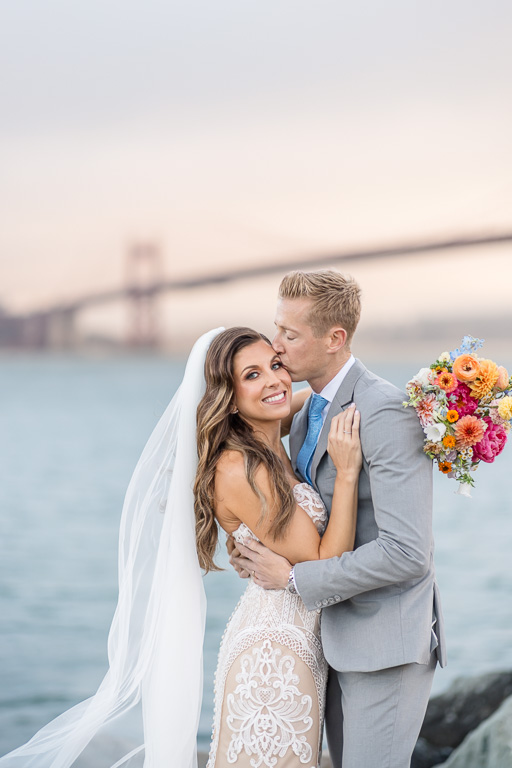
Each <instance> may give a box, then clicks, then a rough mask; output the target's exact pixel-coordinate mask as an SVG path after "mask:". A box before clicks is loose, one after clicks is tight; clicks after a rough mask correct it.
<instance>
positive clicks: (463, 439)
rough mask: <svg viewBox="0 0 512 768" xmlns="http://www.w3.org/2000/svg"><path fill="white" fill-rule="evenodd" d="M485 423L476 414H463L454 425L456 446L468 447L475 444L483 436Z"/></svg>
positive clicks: (485, 427)
mask: <svg viewBox="0 0 512 768" xmlns="http://www.w3.org/2000/svg"><path fill="white" fill-rule="evenodd" d="M486 429H487V424H486V423H485V421H482V420H481V419H477V417H476V416H463V417H462V419H459V421H458V422H457V424H456V425H455V436H456V438H457V448H459V449H460V448H468V447H469V446H470V445H476V444H477V443H479V442H480V440H481V439H482V437H483V436H484V432H485V430H486Z"/></svg>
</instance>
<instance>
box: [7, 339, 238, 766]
mask: <svg viewBox="0 0 512 768" xmlns="http://www.w3.org/2000/svg"><path fill="white" fill-rule="evenodd" d="M223 330H224V329H223V328H217V329H216V330H213V331H209V332H208V333H206V334H204V335H203V336H201V338H200V339H199V340H198V341H197V342H196V343H195V345H194V347H193V349H192V352H191V353H190V356H189V359H188V362H187V367H186V370H185V374H184V377H183V381H182V383H181V385H180V387H179V389H178V391H177V392H176V394H175V395H174V397H173V398H172V400H171V402H170V403H169V405H168V407H167V409H166V410H165V412H164V414H163V416H162V417H161V419H160V421H159V422H158V424H157V426H156V427H155V429H154V431H153V433H152V435H151V437H150V438H149V440H148V442H147V444H146V447H145V448H144V451H143V452H142V455H141V457H140V459H139V462H138V464H137V466H136V468H135V471H134V473H133V476H132V478H131V481H130V484H129V486H128V490H127V492H126V497H125V501H124V506H123V512H122V517H121V527H120V533H119V599H118V603H117V608H116V611H115V614H114V618H113V620H112V625H111V628H110V633H109V637H108V659H109V669H108V671H107V674H106V675H105V678H104V679H103V681H102V683H101V685H100V687H99V688H98V690H97V692H96V693H95V694H94V696H92V697H91V698H90V699H87V700H86V701H83V702H81V703H80V704H77V705H76V706H75V707H72V708H71V709H69V710H68V711H67V712H65V713H64V714H62V715H60V716H59V717H57V718H56V719H55V720H53V721H52V722H50V723H49V724H48V725H46V726H44V727H43V728H42V729H41V730H40V731H38V732H37V733H36V734H35V736H33V737H32V739H31V740H30V741H28V742H27V743H26V744H24V745H23V746H21V747H19V748H17V749H15V750H14V751H12V752H9V754H7V755H5V756H4V757H2V758H0V768H21V767H23V768H68V767H69V766H72V765H74V764H75V761H76V759H77V758H78V757H79V756H80V755H81V753H82V752H83V751H84V749H86V748H87V747H88V746H89V748H90V747H91V744H92V743H93V741H94V739H95V738H96V737H97V736H101V737H102V738H105V734H108V733H109V725H111V724H112V723H113V721H114V720H116V721H117V719H118V718H120V717H121V716H123V715H126V714H127V713H128V712H129V710H133V708H134V707H135V705H137V704H138V703H139V701H140V700H141V699H142V716H143V725H144V743H143V744H141V745H140V746H138V747H136V748H135V749H133V750H131V751H129V752H128V754H125V751H126V745H124V747H123V743H122V742H117V745H118V746H117V749H118V754H115V757H114V758H112V757H109V759H108V761H107V762H105V761H104V760H102V761H101V763H100V760H99V759H98V758H96V759H95V761H94V763H93V764H94V767H95V768H107V765H108V766H111V768H117V766H121V765H124V766H127V765H128V764H130V765H131V764H132V763H131V760H132V759H135V756H136V755H138V758H137V763H138V764H139V765H140V764H141V760H142V754H143V750H144V752H145V759H144V768H166V767H167V766H176V767H177V768H197V753H196V735H197V727H198V722H199V713H200V709H201V699H202V688H203V674H202V666H203V665H202V652H203V638H204V624H205V616H206V598H205V593H204V587H203V580H202V573H201V570H200V567H199V563H198V559H197V552H196V545H195V519H194V508H193V507H194V497H193V483H194V479H195V474H196V467H197V447H196V410H197V406H198V404H199V401H200V399H201V397H202V395H203V393H204V388H205V382H204V361H205V356H206V351H207V349H208V347H209V345H210V343H211V341H212V340H213V339H214V338H215V336H217V335H218V334H219V333H220V332H221V331H223ZM100 730H101V734H100ZM115 748H116V742H115V740H113V741H112V744H111V749H110V754H112V751H113V749H115Z"/></svg>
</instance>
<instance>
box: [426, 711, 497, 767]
mask: <svg viewBox="0 0 512 768" xmlns="http://www.w3.org/2000/svg"><path fill="white" fill-rule="evenodd" d="M441 765H442V768H512V696H509V698H508V699H507V700H506V701H505V702H504V703H503V704H502V705H501V707H500V708H499V709H498V710H497V712H495V713H494V714H493V715H492V716H491V717H490V718H489V719H488V720H486V721H485V722H484V723H481V725H479V726H478V728H477V729H476V731H473V733H471V734H470V735H469V736H468V737H467V738H466V739H465V740H464V741H463V742H462V744H461V745H460V747H458V748H457V749H456V750H455V751H454V752H453V753H452V754H451V756H450V757H449V758H448V760H447V761H446V762H445V763H442V764H441V763H439V764H438V765H437V766H435V768H440V766H441Z"/></svg>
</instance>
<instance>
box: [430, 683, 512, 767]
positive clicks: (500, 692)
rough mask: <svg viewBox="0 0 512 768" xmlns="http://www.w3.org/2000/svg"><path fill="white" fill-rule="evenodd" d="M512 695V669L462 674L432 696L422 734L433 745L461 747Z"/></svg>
mask: <svg viewBox="0 0 512 768" xmlns="http://www.w3.org/2000/svg"><path fill="white" fill-rule="evenodd" d="M511 695H512V671H509V672H493V673H489V674H485V675H478V676H477V677H470V678H459V679H457V680H455V682H454V683H453V684H452V685H451V686H450V688H449V689H448V690H447V691H446V692H445V693H442V694H441V695H440V696H435V697H433V698H432V699H431V700H430V702H429V704H428V707H427V713H426V715H425V720H424V722H423V727H422V729H421V733H420V736H421V737H422V738H423V739H425V740H426V741H427V742H428V743H429V744H430V745H432V746H434V747H451V748H452V749H453V748H455V747H458V746H459V744H460V743H461V742H462V741H463V739H464V738H465V737H466V736H467V735H468V733H471V731H474V730H475V728H477V727H478V726H479V725H480V723H482V722H483V721H484V720H487V718H488V717H490V716H491V715H492V714H493V712H495V711H496V710H497V709H498V707H499V706H500V705H501V704H502V702H503V701H505V699H507V698H508V697H509V696H511ZM419 765H420V764H419ZM430 765H432V763H431V764H430Z"/></svg>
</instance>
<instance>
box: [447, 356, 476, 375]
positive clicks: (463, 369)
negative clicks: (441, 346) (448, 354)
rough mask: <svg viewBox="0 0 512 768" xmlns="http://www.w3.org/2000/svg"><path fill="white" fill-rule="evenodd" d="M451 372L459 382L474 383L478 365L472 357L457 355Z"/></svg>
mask: <svg viewBox="0 0 512 768" xmlns="http://www.w3.org/2000/svg"><path fill="white" fill-rule="evenodd" d="M452 371H453V373H454V374H455V376H456V377H457V378H458V380H459V381H465V382H467V381H474V380H475V379H476V377H477V376H478V374H479V372H480V364H479V362H478V360H477V359H476V357H473V355H459V356H458V357H456V358H455V360H454V363H453V367H452Z"/></svg>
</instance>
